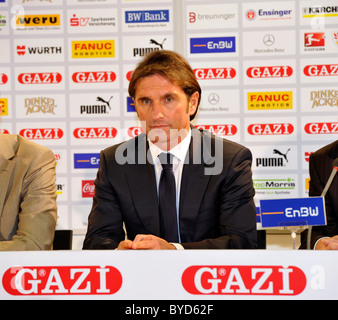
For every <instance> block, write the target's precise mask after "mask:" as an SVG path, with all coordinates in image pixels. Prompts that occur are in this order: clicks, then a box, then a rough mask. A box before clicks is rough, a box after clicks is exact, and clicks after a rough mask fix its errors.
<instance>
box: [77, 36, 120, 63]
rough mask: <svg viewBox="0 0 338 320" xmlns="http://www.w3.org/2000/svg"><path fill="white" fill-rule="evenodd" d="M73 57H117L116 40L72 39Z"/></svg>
mask: <svg viewBox="0 0 338 320" xmlns="http://www.w3.org/2000/svg"><path fill="white" fill-rule="evenodd" d="M72 58H73V59H93V58H115V40H88V41H72Z"/></svg>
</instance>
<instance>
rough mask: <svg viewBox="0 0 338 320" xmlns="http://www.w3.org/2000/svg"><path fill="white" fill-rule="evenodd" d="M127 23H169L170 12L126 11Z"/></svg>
mask: <svg viewBox="0 0 338 320" xmlns="http://www.w3.org/2000/svg"><path fill="white" fill-rule="evenodd" d="M125 18H126V23H156V22H169V21H170V14H169V10H149V11H126V16H125Z"/></svg>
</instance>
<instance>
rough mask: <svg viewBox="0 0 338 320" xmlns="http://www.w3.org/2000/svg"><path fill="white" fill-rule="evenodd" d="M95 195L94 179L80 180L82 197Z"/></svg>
mask: <svg viewBox="0 0 338 320" xmlns="http://www.w3.org/2000/svg"><path fill="white" fill-rule="evenodd" d="M94 195H95V184H94V180H83V181H82V198H93V197H94Z"/></svg>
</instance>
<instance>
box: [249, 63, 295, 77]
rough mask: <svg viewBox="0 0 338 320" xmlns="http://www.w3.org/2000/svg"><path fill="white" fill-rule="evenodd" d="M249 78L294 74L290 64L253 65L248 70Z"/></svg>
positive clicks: (289, 75)
mask: <svg viewBox="0 0 338 320" xmlns="http://www.w3.org/2000/svg"><path fill="white" fill-rule="evenodd" d="M246 74H247V76H248V77H249V78H254V79H257V78H261V79H266V78H289V77H291V76H292V74H293V69H292V68H291V67H290V66H275V67H251V68H249V69H248V70H247V72H246Z"/></svg>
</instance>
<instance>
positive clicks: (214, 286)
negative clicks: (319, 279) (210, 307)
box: [182, 266, 307, 296]
mask: <svg viewBox="0 0 338 320" xmlns="http://www.w3.org/2000/svg"><path fill="white" fill-rule="evenodd" d="M306 284H307V279H306V275H305V273H304V272H303V271H302V270H301V269H299V268H297V267H293V266H290V267H282V266H192V267H190V268H188V269H187V270H185V271H184V273H183V276H182V285H183V287H184V289H185V290H186V291H187V292H189V293H190V294H193V295H253V296H259V295H266V296H268V295H270V296H297V295H299V294H301V293H302V292H303V291H304V290H305V288H306Z"/></svg>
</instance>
